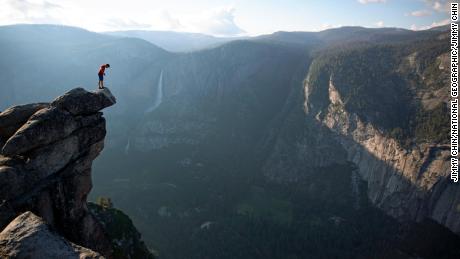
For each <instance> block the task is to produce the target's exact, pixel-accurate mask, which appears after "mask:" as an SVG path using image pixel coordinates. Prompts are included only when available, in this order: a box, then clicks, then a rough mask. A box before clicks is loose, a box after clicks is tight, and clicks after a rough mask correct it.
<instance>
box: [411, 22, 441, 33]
mask: <svg viewBox="0 0 460 259" xmlns="http://www.w3.org/2000/svg"><path fill="white" fill-rule="evenodd" d="M449 23H450V20H449V19H445V20H441V21H435V22H433V23H431V24H430V25H426V26H417V25H415V24H412V26H411V30H413V31H422V30H428V29H431V28H434V27H439V26H444V25H447V24H449Z"/></svg>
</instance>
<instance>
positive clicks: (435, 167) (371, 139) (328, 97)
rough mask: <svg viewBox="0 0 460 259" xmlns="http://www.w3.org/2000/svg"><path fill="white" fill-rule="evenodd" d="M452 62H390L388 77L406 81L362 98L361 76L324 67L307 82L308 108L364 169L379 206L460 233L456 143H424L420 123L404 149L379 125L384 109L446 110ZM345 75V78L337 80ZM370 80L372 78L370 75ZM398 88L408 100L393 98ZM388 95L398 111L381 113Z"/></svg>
mask: <svg viewBox="0 0 460 259" xmlns="http://www.w3.org/2000/svg"><path fill="white" fill-rule="evenodd" d="M445 57H446V55H445V54H441V55H439V56H434V57H432V59H433V60H432V64H433V67H427V66H425V67H423V65H422V64H421V63H422V62H421V60H422V58H419V57H418V56H417V52H414V53H410V54H409V55H407V56H406V57H404V56H403V57H402V58H401V59H398V60H392V61H391V62H394V64H392V63H391V62H390V65H393V67H392V68H388V71H391V72H388V73H394V74H393V75H394V76H395V77H396V76H397V77H400V78H402V79H401V82H398V81H396V80H397V79H392V80H395V81H396V82H394V81H393V82H390V83H389V86H388V87H389V88H390V89H389V90H388V96H385V93H379V94H372V92H371V93H370V94H369V93H368V94H367V95H366V96H364V95H360V94H359V91H360V89H359V87H361V85H360V84H359V82H360V81H359V80H360V79H359V77H358V76H355V77H352V76H349V77H344V76H343V75H340V74H338V72H336V71H340V69H341V68H340V66H337V67H333V66H330V67H327V65H324V66H321V65H318V66H316V67H315V69H316V70H315V69H311V70H310V72H309V75H308V77H307V79H306V81H305V84H304V92H305V103H304V105H305V111H306V113H307V116H310V117H314V118H315V119H316V121H318V122H319V123H320V124H322V125H323V126H325V127H326V128H327V129H329V130H331V131H332V132H334V133H335V134H336V137H335V139H337V140H338V141H339V142H340V144H341V147H342V148H344V149H345V150H346V152H347V160H349V161H351V162H353V163H354V164H356V165H357V172H358V173H359V175H360V176H361V178H362V179H363V180H365V181H366V182H367V187H368V188H367V192H368V197H369V199H370V201H371V202H372V203H373V204H375V205H376V206H377V207H379V208H381V209H383V210H384V211H385V212H386V213H388V214H389V215H391V216H393V217H395V218H398V219H401V220H416V221H422V220H423V219H425V218H431V219H433V220H435V221H437V222H439V223H440V224H442V225H444V226H446V227H448V228H449V229H451V230H452V231H453V232H456V233H460V221H459V220H458V218H459V216H460V210H459V205H460V187H459V185H456V184H455V183H453V182H452V181H451V179H450V146H449V144H448V143H446V142H445V141H439V140H436V139H435V138H432V139H429V138H425V139H421V138H420V137H419V136H418V135H417V130H419V129H417V126H415V128H416V129H414V132H416V133H415V134H414V133H412V135H410V134H408V137H406V140H405V141H406V143H409V144H404V143H402V141H398V139H397V137H395V136H393V135H394V134H393V135H392V134H391V129H392V127H389V126H387V125H388V124H387V125H385V124H384V123H381V121H379V119H382V118H385V117H384V116H382V114H383V112H387V113H392V112H395V111H396V112H401V114H404V112H405V109H407V110H408V111H413V110H410V109H412V107H420V108H418V109H419V111H422V112H424V113H425V114H430V113H429V112H430V111H432V110H434V109H437V108H440V107H441V108H442V106H444V105H445V106H447V101H448V98H446V94H445V93H448V89H447V87H445V86H447V84H445V86H443V85H444V84H442V82H444V81H445V78H447V77H448V69H446V68H445V67H446V65H445V63H446V62H445ZM342 58H343V57H342ZM337 59H339V58H337ZM339 60H340V59H339ZM344 60H345V59H344ZM341 62H344V63H345V62H346V60H345V61H341ZM365 62H371V61H369V60H367V61H365ZM372 62H373V61H372ZM338 63H340V62H338ZM363 66H366V63H365V64H364V65H363ZM390 69H394V70H390ZM433 71H434V72H433ZM380 72H381V73H386V72H387V71H386V70H382V71H380ZM321 73H322V74H321ZM334 73H335V74H334ZM320 75H321V78H320ZM338 76H341V80H336V79H335V78H336V77H338ZM368 76H369V77H371V78H373V77H372V75H371V74H369V75H368ZM349 78H353V80H356V81H357V83H356V85H353V84H350V80H349V81H347V79H349ZM370 81H372V80H370ZM384 83H386V82H383V84H384ZM398 84H399V85H398ZM381 85H382V83H381V82H375V83H374V86H372V85H370V86H369V89H372V87H374V90H372V91H379V89H377V87H379V86H381ZM392 87H395V88H398V89H405V91H407V93H408V94H407V96H404V95H401V96H392V94H391V91H392V89H391V88H392ZM357 93H358V94H357ZM353 98H355V99H353ZM373 98H375V99H373ZM388 98H392V99H391V102H388V103H389V104H392V106H393V107H390V109H395V110H394V111H391V110H383V109H382V110H379V107H378V106H379V105H382V103H383V104H385V101H386V100H385V99H388ZM404 98H406V99H404ZM359 99H361V100H365V101H366V102H369V103H370V105H367V106H366V105H362V106H360V107H358V108H356V107H355V106H352V105H350V104H351V103H352V102H354V103H356V102H359V101H360V100H359ZM398 106H399V107H402V108H401V109H400V110H399V111H398V110H397V108H394V107H398ZM382 107H383V105H382ZM387 107H388V106H387ZM446 112H447V111H446ZM414 113H415V111H414ZM419 114H421V113H420V112H419ZM396 116H397V115H396ZM410 116H411V117H408V119H407V120H414V121H415V122H411V123H418V122H417V121H416V119H417V118H414V117H416V115H415V114H410ZM417 116H419V115H417ZM430 116H433V115H430ZM382 120H383V119H382ZM390 122H391V121H390ZM403 123H405V121H403ZM403 123H400V125H403ZM422 126H423V125H422ZM422 126H420V125H418V127H422ZM400 127H404V126H400ZM438 130H439V131H441V130H442V129H441V128H439V129H438Z"/></svg>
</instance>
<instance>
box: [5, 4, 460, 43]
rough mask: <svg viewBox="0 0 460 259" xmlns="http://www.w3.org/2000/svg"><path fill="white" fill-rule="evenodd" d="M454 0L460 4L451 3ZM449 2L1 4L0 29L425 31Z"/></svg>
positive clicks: (442, 20) (443, 15)
mask: <svg viewBox="0 0 460 259" xmlns="http://www.w3.org/2000/svg"><path fill="white" fill-rule="evenodd" d="M454 1H455V2H458V0H454ZM450 2H453V1H452V0H327V1H325V0H194V1H190V0H128V1H126V0H78V1H75V0H0V25H9V24H17V23H33V24H62V25H70V26H77V27H82V28H85V29H88V30H91V31H97V32H100V31H116V30H169V31H181V32H198V33H205V34H210V35H214V36H255V35H261V34H269V33H273V32H275V31H320V30H324V29H328V28H334V27H341V26H364V27H399V28H406V29H412V30H423V29H428V28H431V27H435V26H439V25H444V24H447V23H449V20H448V18H449V14H448V10H449V7H450Z"/></svg>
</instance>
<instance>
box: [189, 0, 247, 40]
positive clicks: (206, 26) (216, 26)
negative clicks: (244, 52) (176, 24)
mask: <svg viewBox="0 0 460 259" xmlns="http://www.w3.org/2000/svg"><path fill="white" fill-rule="evenodd" d="M234 13H235V8H234V7H232V6H230V7H221V8H217V9H213V10H209V11H204V12H202V13H201V14H197V15H193V16H191V17H188V18H185V21H183V22H182V24H185V26H189V27H191V29H192V30H194V31H197V32H202V33H208V34H212V35H218V36H236V35H241V34H244V33H245V31H244V30H243V29H241V28H240V27H239V26H238V25H237V24H236V22H235V14H234Z"/></svg>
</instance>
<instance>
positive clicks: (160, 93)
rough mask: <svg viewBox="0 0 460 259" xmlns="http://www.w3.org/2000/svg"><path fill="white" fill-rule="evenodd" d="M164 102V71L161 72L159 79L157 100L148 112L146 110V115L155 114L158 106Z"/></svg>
mask: <svg viewBox="0 0 460 259" xmlns="http://www.w3.org/2000/svg"><path fill="white" fill-rule="evenodd" d="M162 101H163V70H161V73H160V78H159V79H158V85H157V94H156V96H155V100H154V102H153V104H152V106H150V107H149V108H148V109H147V110H145V113H150V112H153V111H154V110H155V109H156V108H158V106H160V104H161V102H162Z"/></svg>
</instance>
